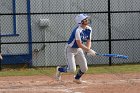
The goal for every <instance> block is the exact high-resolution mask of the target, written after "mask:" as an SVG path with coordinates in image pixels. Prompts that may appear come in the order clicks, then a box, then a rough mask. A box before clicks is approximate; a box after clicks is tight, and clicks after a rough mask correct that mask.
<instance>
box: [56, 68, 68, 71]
mask: <svg viewBox="0 0 140 93" xmlns="http://www.w3.org/2000/svg"><path fill="white" fill-rule="evenodd" d="M58 71H60V72H67V68H66V67H60V68H58Z"/></svg>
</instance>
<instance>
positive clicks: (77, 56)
mask: <svg viewBox="0 0 140 93" xmlns="http://www.w3.org/2000/svg"><path fill="white" fill-rule="evenodd" d="M65 58H66V62H67V65H68V68H67V72H72V73H74V72H75V71H76V65H79V67H80V70H81V71H82V72H83V73H84V72H86V71H87V70H88V66H87V60H86V58H85V54H84V52H83V50H82V49H81V48H71V47H70V46H68V45H66V46H65Z"/></svg>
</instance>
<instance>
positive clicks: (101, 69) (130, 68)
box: [0, 64, 140, 77]
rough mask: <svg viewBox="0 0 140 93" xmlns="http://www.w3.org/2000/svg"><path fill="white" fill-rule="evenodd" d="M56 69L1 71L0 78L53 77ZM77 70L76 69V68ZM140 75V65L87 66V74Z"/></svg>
mask: <svg viewBox="0 0 140 93" xmlns="http://www.w3.org/2000/svg"><path fill="white" fill-rule="evenodd" d="M55 68H56V67H40V68H14V69H3V70H2V71H0V76H1V77H2V76H32V75H48V76H51V75H54V74H55ZM77 68H78V67H77ZM137 72H139V73H140V64H125V65H113V66H108V65H99V66H89V69H88V71H87V72H86V73H87V74H103V73H137Z"/></svg>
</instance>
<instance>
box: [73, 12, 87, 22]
mask: <svg viewBox="0 0 140 93" xmlns="http://www.w3.org/2000/svg"><path fill="white" fill-rule="evenodd" d="M88 17H89V16H87V15H86V14H79V15H77V16H76V17H75V21H76V23H77V24H81V22H82V20H84V19H86V18H88Z"/></svg>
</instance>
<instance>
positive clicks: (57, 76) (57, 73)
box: [55, 66, 61, 81]
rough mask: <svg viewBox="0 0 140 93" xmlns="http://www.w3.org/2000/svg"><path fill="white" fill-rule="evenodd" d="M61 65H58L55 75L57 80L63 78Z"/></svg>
mask: <svg viewBox="0 0 140 93" xmlns="http://www.w3.org/2000/svg"><path fill="white" fill-rule="evenodd" d="M59 68H60V67H59V66H57V68H56V76H55V78H56V80H58V81H59V80H61V72H60V71H59V70H58V69H59Z"/></svg>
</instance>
